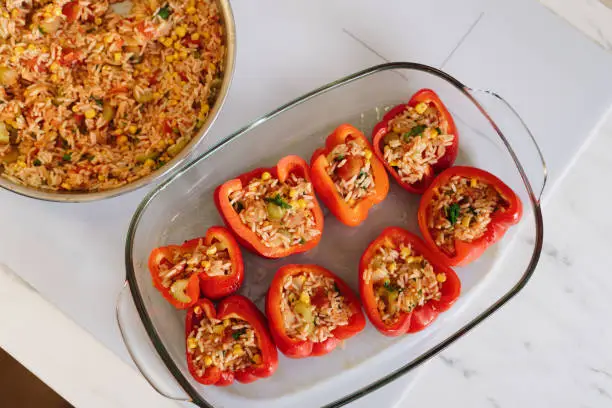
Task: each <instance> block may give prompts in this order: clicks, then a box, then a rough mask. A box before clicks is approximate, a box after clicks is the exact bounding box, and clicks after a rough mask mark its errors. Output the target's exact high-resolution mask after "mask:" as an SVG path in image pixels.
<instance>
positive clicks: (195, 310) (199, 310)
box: [193, 306, 202, 315]
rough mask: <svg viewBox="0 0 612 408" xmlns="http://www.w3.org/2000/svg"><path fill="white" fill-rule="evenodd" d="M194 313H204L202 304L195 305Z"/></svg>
mask: <svg viewBox="0 0 612 408" xmlns="http://www.w3.org/2000/svg"><path fill="white" fill-rule="evenodd" d="M193 313H195V314H196V315H200V314H202V308H201V307H200V306H196V307H194V308H193Z"/></svg>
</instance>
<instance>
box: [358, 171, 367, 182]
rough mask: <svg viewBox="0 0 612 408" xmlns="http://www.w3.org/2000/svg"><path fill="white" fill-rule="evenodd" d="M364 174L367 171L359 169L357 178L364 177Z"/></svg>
mask: <svg viewBox="0 0 612 408" xmlns="http://www.w3.org/2000/svg"><path fill="white" fill-rule="evenodd" d="M366 174H367V173H366V172H365V171H363V170H361V171H360V172H359V175H358V176H357V180H359V179H360V178H362V177H365V176H366Z"/></svg>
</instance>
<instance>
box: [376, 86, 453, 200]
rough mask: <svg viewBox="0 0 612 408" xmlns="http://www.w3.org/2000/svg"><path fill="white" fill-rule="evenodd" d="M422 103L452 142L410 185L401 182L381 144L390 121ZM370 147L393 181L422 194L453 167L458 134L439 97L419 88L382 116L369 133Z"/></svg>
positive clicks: (412, 191)
mask: <svg viewBox="0 0 612 408" xmlns="http://www.w3.org/2000/svg"><path fill="white" fill-rule="evenodd" d="M422 103H423V104H425V105H421V106H430V107H433V108H435V109H436V110H437V112H438V120H439V128H440V131H441V132H442V133H443V134H445V135H454V139H453V142H452V144H451V145H450V146H448V147H446V150H445V153H444V155H443V156H442V157H441V158H440V159H438V161H437V162H436V163H434V164H432V165H429V170H428V171H427V172H426V173H425V175H424V177H423V178H422V179H421V180H420V181H417V182H415V183H412V184H409V183H406V182H404V181H402V178H401V177H400V175H399V173H398V172H397V170H396V169H395V168H394V167H393V166H391V165H390V164H389V163H388V162H387V161H386V160H385V157H384V151H383V148H384V146H383V143H384V138H385V136H386V135H387V133H389V122H390V121H391V120H392V119H393V118H395V117H396V116H398V115H401V114H402V113H403V112H404V111H405V110H406V109H407V108H408V107H413V108H415V107H416V106H417V105H419V104H422ZM415 128H417V126H415ZM372 144H373V145H374V152H375V153H376V156H378V158H379V159H380V161H381V162H382V163H383V164H384V165H385V167H386V168H387V170H388V171H389V173H391V175H392V176H393V178H394V179H395V180H396V181H397V182H398V184H399V185H400V186H401V187H402V188H403V189H404V190H406V191H409V192H411V193H415V194H423V192H425V190H426V189H427V187H428V186H429V184H431V182H432V181H433V179H434V177H435V175H436V174H437V173H439V172H441V171H442V170H444V169H446V168H448V167H450V166H452V165H453V163H454V162H455V159H456V158H457V153H458V151H459V133H458V132H457V127H456V126H455V121H454V120H453V117H452V116H451V114H450V113H449V112H448V109H446V106H444V104H443V103H442V101H441V100H440V98H439V97H438V95H437V94H436V93H435V92H434V91H432V90H431V89H421V90H420V91H418V92H417V93H415V94H414V95H413V96H412V98H410V101H408V103H406V104H401V105H397V106H395V107H394V108H392V109H391V110H390V111H389V112H387V114H386V115H385V116H384V117H383V120H382V121H381V122H379V123H378V124H377V125H376V126H375V127H374V130H373V132H372Z"/></svg>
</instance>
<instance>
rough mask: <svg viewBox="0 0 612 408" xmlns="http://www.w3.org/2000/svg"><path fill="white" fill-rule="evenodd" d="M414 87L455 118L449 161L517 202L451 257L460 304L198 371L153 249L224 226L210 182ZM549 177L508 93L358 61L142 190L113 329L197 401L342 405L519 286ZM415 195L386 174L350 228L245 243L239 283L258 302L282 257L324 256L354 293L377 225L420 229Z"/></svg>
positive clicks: (370, 112) (454, 334)
mask: <svg viewBox="0 0 612 408" xmlns="http://www.w3.org/2000/svg"><path fill="white" fill-rule="evenodd" d="M421 88H431V89H433V90H435V92H437V93H438V95H440V97H441V99H442V100H443V101H444V103H445V104H446V106H447V107H448V108H449V110H450V112H451V114H452V115H453V117H454V119H455V122H456V124H457V127H458V130H459V135H460V141H459V145H460V152H459V157H458V159H457V164H467V165H472V166H476V167H480V168H483V169H486V170H488V171H490V172H492V173H493V174H495V175H497V176H498V177H500V178H501V179H502V180H504V181H505V182H506V183H507V184H508V185H509V186H510V187H512V188H513V189H514V191H515V192H516V193H517V194H518V195H519V196H520V198H521V200H522V202H523V206H524V215H523V219H522V221H521V223H520V224H519V225H518V226H516V227H514V228H512V229H511V230H510V232H509V233H508V234H507V235H506V237H505V238H504V239H503V240H502V241H501V242H499V243H498V244H496V245H494V246H493V247H491V248H490V249H489V250H487V252H486V253H485V254H484V256H483V257H481V258H480V259H479V260H478V261H476V262H474V263H472V264H470V265H469V266H467V267H462V268H456V271H457V273H458V275H459V277H460V279H461V282H462V294H461V296H460V298H459V300H458V302H457V303H456V304H455V306H454V307H453V308H451V309H450V310H449V311H448V312H446V313H443V314H442V315H441V316H440V318H439V319H438V320H437V321H435V322H434V323H433V324H432V325H431V326H430V327H428V328H427V329H426V330H424V331H422V332H419V333H417V334H413V335H406V336H400V337H398V338H387V337H385V336H382V335H381V334H380V333H379V332H378V331H376V330H375V329H374V328H373V327H372V326H371V325H370V324H369V323H368V326H367V327H366V329H365V330H364V331H363V332H362V333H360V334H359V335H358V336H356V337H354V338H352V339H350V340H348V341H347V342H346V344H345V345H344V347H343V348H341V349H337V350H335V351H334V352H332V353H331V354H329V355H327V356H324V357H318V358H309V359H302V360H291V359H288V358H285V357H283V356H281V357H280V360H279V368H278V371H277V372H276V373H275V374H274V375H273V376H272V377H270V378H269V379H264V380H259V381H256V382H254V383H252V384H247V385H244V384H235V385H232V386H230V387H210V386H208V387H206V386H202V385H200V384H199V383H197V382H196V381H195V380H194V379H193V378H192V377H191V375H190V374H189V372H188V370H187V365H186V361H185V339H184V315H185V314H184V312H181V311H177V310H175V309H174V308H173V307H172V306H171V305H169V304H168V303H167V302H166V301H165V300H164V299H163V298H162V296H161V295H160V294H159V293H158V292H157V291H156V289H155V288H154V287H153V286H152V285H151V278H150V275H149V271H148V269H147V259H148V256H149V253H150V251H151V250H152V249H153V248H155V247H158V246H163V245H168V244H170V243H180V242H182V241H184V240H186V239H189V238H192V237H197V236H202V235H203V234H204V232H205V231H206V229H207V228H208V227H210V226H212V225H219V224H222V221H221V219H220V217H219V215H218V213H217V210H216V208H215V206H214V203H213V191H214V189H215V187H216V186H217V185H219V184H221V183H223V182H224V181H226V180H228V179H230V178H233V177H234V176H236V175H238V174H241V173H243V172H245V171H248V170H250V169H252V168H255V167H260V166H273V165H274V164H275V163H276V162H277V160H278V159H279V158H280V157H283V156H285V155H287V154H297V155H300V156H302V157H303V158H305V159H306V160H309V159H310V155H311V154H312V152H313V151H314V150H315V148H317V147H319V146H321V145H322V144H323V141H324V140H325V137H326V136H327V135H328V134H329V133H330V132H331V131H332V130H333V129H334V128H335V127H336V126H338V125H339V124H341V123H345V122H347V123H351V124H353V125H354V126H356V127H358V128H359V129H361V130H362V131H363V132H364V134H366V135H368V136H369V135H371V130H372V128H373V126H374V124H375V123H376V122H378V121H379V120H380V119H381V117H382V116H383V115H384V113H385V112H386V111H387V110H388V109H389V108H390V107H393V106H394V105H396V104H398V103H401V102H406V101H407V100H408V99H409V98H410V96H411V95H412V94H413V93H414V92H416V91H417V90H418V89H421ZM493 118H494V119H493ZM545 181H546V167H545V165H544V160H543V157H542V155H541V152H540V150H539V148H538V146H537V144H536V142H535V139H534V138H533V136H532V135H531V133H530V132H529V130H528V129H527V127H526V126H525V124H524V123H523V121H522V120H521V119H520V117H519V116H518V115H517V114H516V112H515V111H514V110H513V109H512V108H511V107H510V105H508V104H507V103H506V102H505V101H504V100H503V99H501V98H500V97H498V96H497V95H495V94H494V93H492V92H487V91H476V90H473V89H470V88H468V87H466V86H465V85H463V84H462V83H461V82H459V81H457V80H456V79H454V78H453V77H451V76H450V75H448V74H446V73H444V72H442V71H439V70H437V69H435V68H432V67H429V66H425V65H421V64H416V63H408V62H398V63H389V64H383V65H378V66H375V67H372V68H369V69H366V70H364V71H361V72H358V73H356V74H354V75H350V76H348V77H346V78H343V79H340V80H338V81H336V82H333V83H331V84H328V85H325V86H323V87H322V88H319V89H317V90H315V91H312V92H311V93H309V94H307V95H304V96H303V97H301V98H299V99H296V100H295V101H292V102H290V103H288V104H286V105H284V106H282V107H280V108H278V109H277V110H275V111H273V112H271V113H269V114H268V115H265V116H263V117H261V118H259V119H258V120H256V121H254V122H253V123H251V124H249V125H248V126H245V127H244V128H242V129H241V130H239V131H237V132H236V133H234V134H232V135H231V136H230V137H228V138H227V139H226V140H225V141H223V142H222V143H220V144H218V145H217V146H216V147H214V148H212V149H211V150H209V151H208V152H206V153H204V154H203V155H201V156H199V157H198V158H196V159H195V160H194V161H192V162H191V163H189V164H188V165H186V166H185V167H183V168H182V169H181V170H179V171H178V172H177V173H175V174H174V175H173V176H172V177H171V178H169V179H168V180H167V181H165V182H164V183H162V184H161V185H159V186H158V187H157V188H156V189H155V190H154V191H152V192H151V193H150V194H148V195H147V197H145V199H144V200H143V201H142V203H141V204H140V206H139V207H138V209H137V211H136V213H135V214H134V217H133V219H132V222H131V225H130V228H129V232H128V236H127V242H126V252H125V260H126V269H127V284H126V288H125V289H124V291H123V292H122V294H121V295H120V297H119V302H118V309H117V315H118V321H119V326H120V329H121V332H122V334H123V336H124V340H125V342H126V345H127V347H128V350H129V351H130V354H131V355H132V357H133V358H134V360H135V362H136V364H137V366H138V367H139V368H140V370H141V371H142V373H143V375H144V376H145V377H146V378H147V379H148V380H149V382H151V384H152V385H153V386H154V388H156V389H157V390H158V391H160V392H161V393H163V394H164V395H166V396H168V397H171V398H176V399H182V400H189V401H191V402H193V403H194V404H196V405H199V406H202V407H242V406H249V407H252V408H259V407H262V408H263V407H266V408H276V407H287V406H296V407H298V406H309V407H313V406H325V407H339V406H342V405H344V404H346V403H348V402H350V401H352V400H355V399H357V398H359V397H361V396H363V395H365V394H367V393H369V392H371V391H374V390H376V389H378V388H380V387H382V386H383V385H385V384H387V383H389V382H390V381H392V380H394V379H396V378H398V377H399V376H401V375H403V374H406V373H407V372H409V371H410V370H412V369H414V368H415V367H417V366H418V365H420V364H422V363H423V362H424V361H426V360H427V359H429V358H430V357H432V356H433V355H435V354H436V353H438V352H439V351H440V350H442V349H443V348H445V347H447V346H448V345H449V344H451V343H452V342H454V341H455V340H457V339H458V338H459V337H461V336H462V335H464V334H465V333H467V332H468V331H469V330H471V329H472V328H473V327H474V326H476V325H477V324H478V323H480V322H481V321H482V320H484V319H485V318H487V317H488V316H490V315H491V314H492V313H493V312H494V311H496V310H497V309H498V308H499V307H501V306H502V305H503V304H504V303H506V302H507V301H508V300H509V299H510V298H512V297H513V296H515V295H516V294H517V293H518V292H519V291H520V290H521V289H522V287H523V286H524V285H525V284H526V283H527V281H528V280H529V279H530V277H531V275H532V274H533V272H534V269H535V267H536V264H537V262H538V258H539V256H540V251H541V248H542V238H543V225H542V213H541V209H540V197H541V193H542V190H543V188H544V184H545ZM534 186H537V189H536V187H534ZM418 203H419V196H417V195H412V194H410V193H407V192H406V191H404V190H402V189H401V188H399V187H398V186H397V184H396V183H394V182H393V181H392V182H391V190H390V193H389V196H388V197H387V199H386V200H385V201H384V202H382V203H381V204H379V205H378V206H376V207H375V208H374V209H373V210H372V211H371V212H370V215H369V217H368V219H367V220H366V222H364V223H363V224H362V225H361V226H359V227H355V228H349V227H346V226H344V225H342V224H341V223H340V222H338V221H337V220H336V219H335V218H334V217H333V216H332V215H331V214H329V212H328V211H326V212H325V214H326V216H325V228H324V234H323V239H322V240H321V243H320V244H319V245H318V247H316V248H315V249H313V250H311V251H310V252H308V253H306V254H300V255H293V256H290V257H288V258H285V259H281V260H266V259H262V258H259V257H257V256H254V255H252V254H249V253H247V252H246V251H245V268H246V269H245V275H246V279H245V283H244V285H243V287H242V288H241V290H240V293H242V294H244V295H245V296H247V297H249V298H250V299H252V300H253V301H255V303H256V304H257V305H258V306H259V307H260V308H261V309H262V310H263V299H264V296H265V293H266V290H267V288H268V284H269V282H270V281H271V279H272V276H273V275H274V272H275V271H276V270H277V269H278V267H280V266H281V265H284V264H287V263H317V264H320V265H322V266H325V267H327V268H329V269H330V270H332V271H334V272H335V273H337V274H338V275H340V276H341V277H342V278H344V279H345V280H346V281H347V282H348V283H349V285H350V286H352V288H353V289H354V290H355V291H357V268H358V262H359V257H360V255H361V253H362V252H363V250H364V249H365V248H366V246H367V245H368V243H369V242H370V241H371V240H372V239H374V238H375V237H376V236H377V235H378V234H379V233H380V231H381V230H382V229H383V228H384V227H386V226H390V225H399V226H402V227H404V228H407V229H409V230H410V231H413V232H416V233H418V227H417V222H416V209H417V207H418ZM519 235H520V239H517V237H518V236H519ZM128 288H129V292H128ZM129 293H131V295H132V296H131V298H130V296H129ZM132 300H133V302H134V305H135V306H136V309H137V311H138V314H139V316H140V319H141V321H142V323H143V325H144V328H145V330H146V334H147V337H148V338H146V337H144V338H143V337H142V336H140V337H138V336H137V335H135V334H133V333H134V332H135V331H137V330H136V328H135V325H137V324H138V321H137V319H133V318H132V319H131V320H130V318H129V317H127V316H128V315H127V312H126V308H129V307H132V306H131V302H132ZM151 344H152V345H153V349H152V348H151V347H150V345H151ZM160 361H161V363H162V364H160ZM164 366H165V367H164ZM168 373H170V374H171V377H170V378H169V377H168ZM172 377H173V378H174V380H173V379H172ZM177 394H178V395H180V396H178V395H177Z"/></svg>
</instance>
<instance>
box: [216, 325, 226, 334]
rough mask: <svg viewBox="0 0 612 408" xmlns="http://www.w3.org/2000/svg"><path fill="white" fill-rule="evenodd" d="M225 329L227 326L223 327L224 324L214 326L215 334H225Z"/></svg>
mask: <svg viewBox="0 0 612 408" xmlns="http://www.w3.org/2000/svg"><path fill="white" fill-rule="evenodd" d="M224 331H225V327H223V325H222V324H218V325H216V326H214V327H213V333H215V334H223V332H224Z"/></svg>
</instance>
